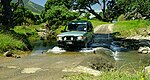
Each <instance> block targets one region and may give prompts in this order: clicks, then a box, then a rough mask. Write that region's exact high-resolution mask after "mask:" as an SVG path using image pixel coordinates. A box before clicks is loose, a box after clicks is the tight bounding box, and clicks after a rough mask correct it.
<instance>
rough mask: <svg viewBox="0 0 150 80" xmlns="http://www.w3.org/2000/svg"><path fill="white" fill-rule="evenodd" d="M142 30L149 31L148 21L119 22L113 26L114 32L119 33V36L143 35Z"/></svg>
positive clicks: (149, 24)
mask: <svg viewBox="0 0 150 80" xmlns="http://www.w3.org/2000/svg"><path fill="white" fill-rule="evenodd" d="M143 30H150V21H148V20H132V21H120V22H117V23H116V24H115V28H114V32H119V33H120V34H121V36H123V37H127V36H135V35H141V34H143V33H142V31H143Z"/></svg>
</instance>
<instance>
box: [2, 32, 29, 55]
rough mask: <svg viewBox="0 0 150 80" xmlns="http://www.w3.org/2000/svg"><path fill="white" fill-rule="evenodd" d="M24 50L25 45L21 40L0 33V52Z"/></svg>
mask: <svg viewBox="0 0 150 80" xmlns="http://www.w3.org/2000/svg"><path fill="white" fill-rule="evenodd" d="M25 48H26V45H25V44H24V43H23V42H22V41H21V40H18V39H16V38H15V37H13V36H12V35H10V34H3V33H0V52H4V51H7V50H15V49H20V50H24V49H25Z"/></svg>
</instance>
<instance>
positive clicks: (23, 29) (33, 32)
mask: <svg viewBox="0 0 150 80" xmlns="http://www.w3.org/2000/svg"><path fill="white" fill-rule="evenodd" d="M41 27H42V25H31V26H16V27H15V28H14V31H15V32H16V33H17V34H20V35H25V36H27V39H28V41H29V43H30V44H31V45H32V46H33V43H34V42H35V41H37V40H40V37H39V36H38V34H37V30H39V29H40V28H41Z"/></svg>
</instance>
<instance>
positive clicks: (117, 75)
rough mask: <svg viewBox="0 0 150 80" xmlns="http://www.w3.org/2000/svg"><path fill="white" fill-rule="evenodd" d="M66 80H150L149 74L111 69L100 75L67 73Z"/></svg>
mask: <svg viewBox="0 0 150 80" xmlns="http://www.w3.org/2000/svg"><path fill="white" fill-rule="evenodd" d="M64 78H65V80H149V77H148V76H145V74H144V73H140V72H139V73H138V72H137V73H136V74H133V73H129V72H125V71H124V72H119V71H110V72H104V73H102V74H101V75H100V76H92V75H90V74H75V75H67V76H65V77H64Z"/></svg>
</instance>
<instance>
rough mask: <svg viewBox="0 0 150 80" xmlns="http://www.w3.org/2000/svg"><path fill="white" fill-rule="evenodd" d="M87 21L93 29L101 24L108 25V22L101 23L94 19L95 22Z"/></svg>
mask: <svg viewBox="0 0 150 80" xmlns="http://www.w3.org/2000/svg"><path fill="white" fill-rule="evenodd" d="M89 21H91V22H92V24H93V27H94V28H95V27H97V26H99V25H102V24H108V22H103V21H100V20H96V19H95V20H89Z"/></svg>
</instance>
